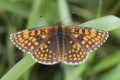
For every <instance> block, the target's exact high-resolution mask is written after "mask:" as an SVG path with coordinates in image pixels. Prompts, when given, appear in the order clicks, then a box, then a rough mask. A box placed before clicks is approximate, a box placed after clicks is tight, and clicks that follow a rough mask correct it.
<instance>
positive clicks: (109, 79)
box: [99, 51, 120, 80]
mask: <svg viewBox="0 0 120 80" xmlns="http://www.w3.org/2000/svg"><path fill="white" fill-rule="evenodd" d="M119 53H120V51H119ZM99 80H120V63H119V64H118V65H117V66H116V67H115V68H113V69H112V70H110V71H109V72H107V73H105V74H103V75H102V76H101V77H100V78H99Z"/></svg>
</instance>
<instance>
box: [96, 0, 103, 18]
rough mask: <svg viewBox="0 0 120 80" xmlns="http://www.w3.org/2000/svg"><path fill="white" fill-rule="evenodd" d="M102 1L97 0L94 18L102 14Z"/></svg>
mask: <svg viewBox="0 0 120 80" xmlns="http://www.w3.org/2000/svg"><path fill="white" fill-rule="evenodd" d="M102 2H103V0H99V3H98V9H97V15H96V18H99V17H101V14H102Z"/></svg>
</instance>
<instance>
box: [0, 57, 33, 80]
mask: <svg viewBox="0 0 120 80" xmlns="http://www.w3.org/2000/svg"><path fill="white" fill-rule="evenodd" d="M33 64H35V61H34V60H33V59H32V58H31V55H27V56H26V57H24V58H23V59H22V60H20V61H19V62H18V63H17V64H16V65H15V66H14V67H13V68H12V69H10V70H9V71H8V72H7V74H5V75H4V76H3V77H2V78H1V79H2V80H16V79H18V78H19V77H20V76H21V75H22V74H23V73H24V72H25V71H26V70H28V69H29V68H30V67H31V66H32V65H33Z"/></svg>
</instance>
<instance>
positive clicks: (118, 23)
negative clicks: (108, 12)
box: [80, 16, 120, 31]
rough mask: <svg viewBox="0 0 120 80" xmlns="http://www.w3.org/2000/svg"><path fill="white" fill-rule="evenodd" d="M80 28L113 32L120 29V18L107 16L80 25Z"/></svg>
mask: <svg viewBox="0 0 120 80" xmlns="http://www.w3.org/2000/svg"><path fill="white" fill-rule="evenodd" d="M80 26H84V27H92V28H97V29H103V30H106V31H111V30H115V29H118V28H120V18H118V17H116V16H106V17H102V18H99V19H94V20H91V21H88V22H85V23H83V24H80Z"/></svg>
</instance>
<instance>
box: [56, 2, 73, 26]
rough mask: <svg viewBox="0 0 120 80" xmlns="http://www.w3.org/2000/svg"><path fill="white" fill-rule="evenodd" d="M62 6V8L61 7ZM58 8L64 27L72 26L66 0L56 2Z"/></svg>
mask: <svg viewBox="0 0 120 80" xmlns="http://www.w3.org/2000/svg"><path fill="white" fill-rule="evenodd" d="M61 5H62V6H61ZM58 8H59V15H60V20H61V21H63V20H64V21H63V24H64V25H70V24H72V19H71V17H69V16H70V14H69V9H68V4H67V0H58Z"/></svg>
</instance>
